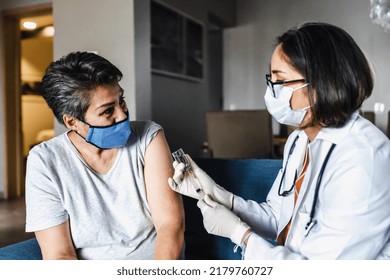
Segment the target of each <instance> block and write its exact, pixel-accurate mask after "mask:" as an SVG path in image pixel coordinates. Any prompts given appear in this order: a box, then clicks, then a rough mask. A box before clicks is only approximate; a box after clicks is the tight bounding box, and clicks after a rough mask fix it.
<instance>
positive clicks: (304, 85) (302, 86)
mask: <svg viewBox="0 0 390 280" xmlns="http://www.w3.org/2000/svg"><path fill="white" fill-rule="evenodd" d="M308 85H309V83H306V84H303V85H301V86H299V87H297V88H294V89H293V92H294V91H296V90H298V89H301V88H304V87H306V86H308ZM310 107H313V105H309V106H307V107H304V108H302V109H299V110H307V109H309V108H310Z"/></svg>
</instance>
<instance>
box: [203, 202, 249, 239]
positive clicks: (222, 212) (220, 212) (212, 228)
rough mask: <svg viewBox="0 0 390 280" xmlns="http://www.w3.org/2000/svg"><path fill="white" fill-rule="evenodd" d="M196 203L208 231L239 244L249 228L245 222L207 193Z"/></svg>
mask: <svg viewBox="0 0 390 280" xmlns="http://www.w3.org/2000/svg"><path fill="white" fill-rule="evenodd" d="M197 205H198V207H199V208H200V211H201V212H202V215H203V225H204V228H205V229H206V231H207V232H208V233H211V234H214V235H218V236H222V237H227V238H230V239H231V240H232V241H233V243H235V244H237V245H241V242H242V238H243V236H244V234H245V233H246V232H247V230H248V229H249V228H250V227H249V226H248V225H247V224H246V223H244V222H242V221H241V220H240V218H239V217H237V216H236V214H234V213H233V212H232V211H230V210H229V209H227V208H226V207H225V206H223V205H221V204H218V203H217V202H215V201H213V200H212V199H211V198H210V197H209V196H208V195H205V197H204V199H202V200H199V201H198V204H197Z"/></svg>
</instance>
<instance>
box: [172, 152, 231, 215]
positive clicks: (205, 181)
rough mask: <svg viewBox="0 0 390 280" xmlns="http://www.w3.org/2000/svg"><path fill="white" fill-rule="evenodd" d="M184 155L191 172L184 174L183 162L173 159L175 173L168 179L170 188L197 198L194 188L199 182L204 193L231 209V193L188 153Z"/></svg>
mask: <svg viewBox="0 0 390 280" xmlns="http://www.w3.org/2000/svg"><path fill="white" fill-rule="evenodd" d="M186 157H187V159H188V161H189V162H190V165H191V172H192V174H184V168H185V164H184V163H178V162H177V161H174V162H173V167H174V168H175V173H174V174H173V178H169V179H168V184H169V186H170V187H171V189H172V190H174V191H175V192H178V193H181V194H182V195H185V196H189V197H192V198H195V199H199V195H198V193H197V192H196V190H195V189H196V187H197V186H196V185H197V184H200V186H199V187H200V188H201V189H202V191H203V193H204V194H207V195H209V196H210V197H212V199H213V200H214V201H217V202H218V203H219V204H222V205H224V206H226V207H227V208H228V209H232V207H233V194H232V193H231V192H228V191H227V190H225V189H224V188H222V187H220V186H219V185H218V184H216V183H215V181H214V180H213V179H211V177H210V176H209V175H207V173H206V172H204V171H203V170H202V169H201V168H199V166H198V165H197V164H196V163H195V162H194V161H193V160H192V158H191V157H190V156H189V155H186Z"/></svg>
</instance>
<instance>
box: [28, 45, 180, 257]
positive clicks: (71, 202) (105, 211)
mask: <svg viewBox="0 0 390 280" xmlns="http://www.w3.org/2000/svg"><path fill="white" fill-rule="evenodd" d="M121 78H122V73H121V71H120V70H119V69H118V68H117V67H115V66H114V65H113V64H112V63H110V62H109V61H108V60H106V59H104V58H103V57H101V56H99V55H96V54H93V53H87V52H74V53H70V54H68V55H67V56H64V57H62V58H61V59H59V60H58V61H56V62H53V63H52V64H51V65H50V66H49V67H48V69H47V71H46V73H45V76H44V77H43V80H42V88H43V96H44V98H45V100H46V102H47V104H48V105H49V107H50V108H51V109H52V110H53V113H54V115H55V117H56V118H57V120H58V121H59V122H60V123H61V124H63V125H65V126H66V127H67V129H68V131H67V132H65V133H63V134H61V135H59V136H57V137H55V138H53V139H51V140H49V141H46V142H43V143H41V144H39V145H37V146H35V147H34V148H33V149H32V150H31V151H30V153H29V156H28V160H27V174H26V206H27V217H26V231H29V232H35V235H36V238H37V240H38V243H39V246H40V248H41V251H42V255H43V258H44V259H153V258H154V259H179V258H181V256H182V250H183V242H184V241H183V239H184V237H183V231H184V229H183V219H184V218H183V216H184V215H183V207H182V202H181V198H180V196H179V195H178V194H176V193H175V192H173V191H172V190H171V189H170V188H169V186H168V184H167V180H168V177H169V176H172V173H173V168H172V160H171V156H170V151H169V147H168V145H167V142H166V140H165V137H164V134H163V130H162V128H161V126H159V125H157V124H156V123H154V122H152V121H129V112H128V109H127V106H126V102H125V100H124V91H123V89H122V88H121V87H120V85H119V81H120V80H121Z"/></svg>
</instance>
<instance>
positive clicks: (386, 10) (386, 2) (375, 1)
mask: <svg viewBox="0 0 390 280" xmlns="http://www.w3.org/2000/svg"><path fill="white" fill-rule="evenodd" d="M370 1H371V11H370V18H371V20H372V22H374V23H376V24H379V25H380V26H382V27H383V28H384V29H385V31H386V32H390V0H370Z"/></svg>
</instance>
